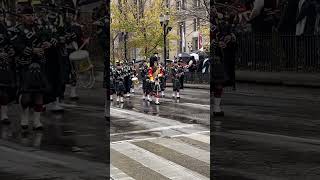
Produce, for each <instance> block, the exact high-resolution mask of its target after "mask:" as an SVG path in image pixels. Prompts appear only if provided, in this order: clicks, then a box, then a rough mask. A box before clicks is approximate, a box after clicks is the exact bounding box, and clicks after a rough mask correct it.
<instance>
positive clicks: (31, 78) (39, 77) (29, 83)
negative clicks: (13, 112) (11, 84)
mask: <svg viewBox="0 0 320 180" xmlns="http://www.w3.org/2000/svg"><path fill="white" fill-rule="evenodd" d="M19 80H20V82H19V92H20V93H41V94H44V93H48V92H49V90H50V88H51V87H50V85H49V82H48V79H47V76H46V73H45V69H44V67H40V72H37V73H32V72H31V71H30V68H29V67H23V68H22V69H20V71H19Z"/></svg>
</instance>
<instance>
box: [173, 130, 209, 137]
mask: <svg viewBox="0 0 320 180" xmlns="http://www.w3.org/2000/svg"><path fill="white" fill-rule="evenodd" d="M208 133H210V131H199V132H194V133H189V134H179V135H174V136H171V137H173V138H174V137H183V136H185V137H188V136H194V135H197V134H200V135H209V136H210V134H208Z"/></svg>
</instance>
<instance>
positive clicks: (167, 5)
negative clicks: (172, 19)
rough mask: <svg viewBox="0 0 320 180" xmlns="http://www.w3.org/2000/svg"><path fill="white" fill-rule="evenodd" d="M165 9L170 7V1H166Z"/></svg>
mask: <svg viewBox="0 0 320 180" xmlns="http://www.w3.org/2000/svg"><path fill="white" fill-rule="evenodd" d="M166 7H167V8H169V7H170V0H166Z"/></svg>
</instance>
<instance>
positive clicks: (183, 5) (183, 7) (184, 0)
mask: <svg viewBox="0 0 320 180" xmlns="http://www.w3.org/2000/svg"><path fill="white" fill-rule="evenodd" d="M186 8H187V6H186V0H182V7H181V9H183V10H186Z"/></svg>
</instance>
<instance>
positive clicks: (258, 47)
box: [236, 34, 320, 72]
mask: <svg viewBox="0 0 320 180" xmlns="http://www.w3.org/2000/svg"><path fill="white" fill-rule="evenodd" d="M238 43H239V44H238V51H237V59H236V64H237V69H239V70H250V71H277V72H279V71H291V72H320V36H312V35H310V36H301V37H298V36H294V35H279V34H258V35H257V34H256V35H254V34H244V35H241V36H239V37H238Z"/></svg>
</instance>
